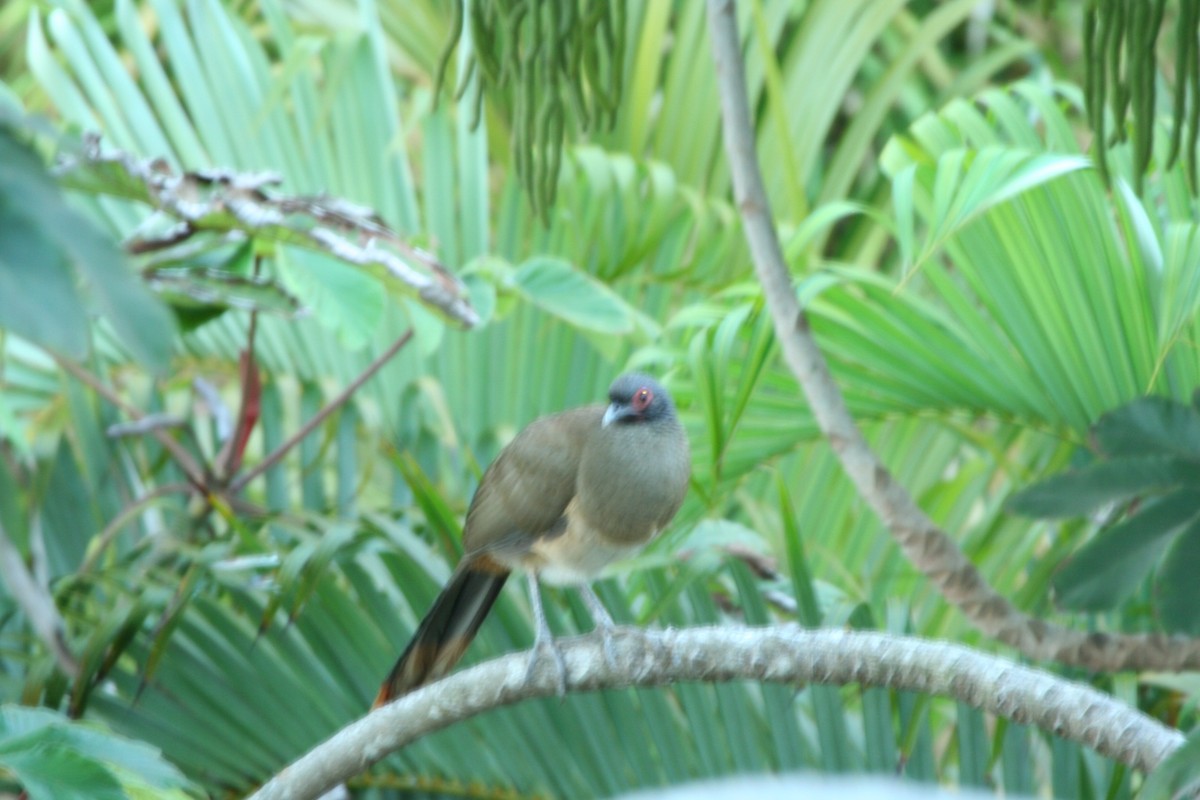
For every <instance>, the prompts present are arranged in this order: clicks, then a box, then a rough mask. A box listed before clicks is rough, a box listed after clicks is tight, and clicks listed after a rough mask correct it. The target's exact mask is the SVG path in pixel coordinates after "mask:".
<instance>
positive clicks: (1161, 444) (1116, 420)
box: [1092, 397, 1200, 481]
mask: <svg viewBox="0 0 1200 800" xmlns="http://www.w3.org/2000/svg"><path fill="white" fill-rule="evenodd" d="M1092 430H1093V433H1094V434H1095V436H1096V439H1097V441H1098V442H1099V443H1100V448H1101V450H1102V451H1103V452H1104V453H1106V454H1107V455H1110V456H1144V455H1152V454H1163V455H1178V456H1182V457H1183V458H1187V459H1190V460H1191V462H1192V474H1193V475H1194V476H1196V480H1197V481H1200V411H1197V410H1196V409H1195V408H1192V407H1191V406H1187V405H1184V404H1183V403H1178V402H1176V401H1174V400H1171V399H1169V398H1166V397H1143V398H1141V399H1140V400H1135V401H1134V402H1132V403H1130V404H1129V405H1127V406H1123V407H1121V408H1118V409H1117V410H1115V411H1112V412H1110V413H1108V414H1105V415H1104V416H1103V417H1101V418H1100V420H1099V421H1098V422H1097V423H1096V425H1095V427H1094V428H1093V429H1092Z"/></svg>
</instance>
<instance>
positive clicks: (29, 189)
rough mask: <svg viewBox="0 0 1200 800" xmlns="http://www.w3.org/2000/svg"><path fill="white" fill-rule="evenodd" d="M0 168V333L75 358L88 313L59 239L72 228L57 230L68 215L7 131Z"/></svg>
mask: <svg viewBox="0 0 1200 800" xmlns="http://www.w3.org/2000/svg"><path fill="white" fill-rule="evenodd" d="M0 164H3V165H4V168H3V169H0V230H3V231H4V235H3V236H0V327H4V328H7V329H9V330H11V331H12V332H13V333H16V334H19V335H21V336H24V337H25V338H27V339H29V340H31V341H33V342H37V343H38V344H41V345H44V346H46V347H49V348H51V349H54V350H58V351H59V352H62V353H63V354H64V355H68V356H71V357H73V358H79V357H80V356H82V355H83V353H84V351H85V349H86V348H87V343H88V327H87V313H86V310H85V307H84V305H83V302H82V299H81V297H80V295H79V292H78V290H77V289H76V286H75V279H74V276H73V274H72V271H71V268H70V265H69V257H68V254H67V252H66V249H65V247H64V242H63V238H62V237H69V236H70V235H71V228H67V229H65V230H64V229H62V228H60V226H59V224H58V223H59V222H60V221H61V220H62V218H63V217H65V216H67V215H69V213H70V212H69V211H68V210H67V209H66V207H65V206H64V204H63V200H62V198H61V197H60V196H59V194H58V191H57V189H56V188H55V186H54V184H53V182H52V181H51V180H50V178H49V176H48V175H47V174H46V170H45V168H44V167H43V166H42V163H41V161H40V160H39V159H38V157H37V155H36V154H35V153H34V152H33V150H31V149H30V148H28V147H27V146H25V145H23V144H20V143H18V142H17V140H16V139H15V138H13V136H12V134H11V133H10V131H9V130H8V129H6V128H0ZM72 227H73V226H72ZM111 249H112V247H111V245H109V250H111Z"/></svg>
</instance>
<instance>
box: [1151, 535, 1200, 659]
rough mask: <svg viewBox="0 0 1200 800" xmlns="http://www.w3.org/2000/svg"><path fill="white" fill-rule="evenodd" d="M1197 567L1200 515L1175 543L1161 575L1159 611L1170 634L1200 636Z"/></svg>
mask: <svg viewBox="0 0 1200 800" xmlns="http://www.w3.org/2000/svg"><path fill="white" fill-rule="evenodd" d="M1197 564H1200V513H1198V514H1197V516H1196V517H1195V518H1194V519H1193V520H1192V523H1191V524H1190V525H1188V526H1187V528H1185V529H1184V530H1183V532H1182V533H1181V534H1179V536H1178V537H1177V538H1176V539H1175V543H1174V544H1173V545H1171V549H1170V550H1168V551H1167V555H1166V557H1165V558H1164V559H1163V566H1162V569H1161V571H1160V572H1159V574H1158V578H1159V582H1158V586H1157V589H1158V594H1159V609H1160V610H1161V612H1162V622H1163V627H1165V628H1166V629H1167V631H1168V632H1171V633H1185V634H1189V635H1192V636H1195V635H1197V634H1200V581H1197V580H1196V565H1197Z"/></svg>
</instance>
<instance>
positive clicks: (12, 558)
mask: <svg viewBox="0 0 1200 800" xmlns="http://www.w3.org/2000/svg"><path fill="white" fill-rule="evenodd" d="M0 577H3V578H4V584H5V586H7V587H8V591H9V593H10V594H12V596H13V598H14V599H15V600H16V601H17V604H18V605H20V606H21V610H22V611H24V612H25V616H27V617H28V618H29V624H30V625H31V626H33V630H34V632H35V633H36V634H37V635H38V638H39V639H41V640H42V641H43V642H44V643H45V645H46V647H47V648H49V650H50V652H51V653H53V654H54V660H55V661H57V662H58V667H59V669H61V670H62V671H63V672H65V673H66V674H67V675H69V676H70V677H71V678H72V679H74V678H78V677H79V662H78V661H76V660H75V656H74V655H73V654H72V653H71V648H70V647H69V646H68V645H67V634H66V631H67V626H66V623H64V622H63V618H62V615H60V614H59V613H58V607H57V606H56V605H54V598H53V597H51V596H50V590H49V589H48V588H47V587H45V586H42V585H41V584H39V583H38V582H37V581H36V580H34V577H33V574H32V573H31V572H30V571H29V569H28V568H27V567H26V566H25V560H24V559H23V558H21V554H20V553H19V552H18V551H17V547H16V545H14V544H13V543H12V540H11V539H9V538H8V533H7V532H6V531H5V530H4V525H3V524H0Z"/></svg>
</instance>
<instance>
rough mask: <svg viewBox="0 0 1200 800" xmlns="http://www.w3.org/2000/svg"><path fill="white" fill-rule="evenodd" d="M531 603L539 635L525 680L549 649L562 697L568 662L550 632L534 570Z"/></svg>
mask: <svg viewBox="0 0 1200 800" xmlns="http://www.w3.org/2000/svg"><path fill="white" fill-rule="evenodd" d="M529 603H530V605H532V606H533V622H534V625H536V626H537V637H536V638H535V639H534V642H533V652H532V653H530V655H529V666H528V667H526V668H525V680H526V681H528V680H530V679H531V678H532V677H533V671H534V669H535V668H536V667H537V662H538V659H540V658H541V657H542V656H543V655H547V653H546V651H547V650H548V651H549V653H548V655H550V657H551V658H552V659H553V660H554V666H555V668H556V669H557V672H556V677H557V681H556V682H557V685H558V696H559V697H562V696H563V695H565V694H566V693H567V663H566V661H565V660H563V654H562V651H561V650H559V648H558V642H556V641H554V634H552V633H551V632H550V623H548V622H547V621H546V610H545V609H544V608H542V593H541V591H540V590H539V589H538V579H537V574H536V573H534V572H530V573H529Z"/></svg>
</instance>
